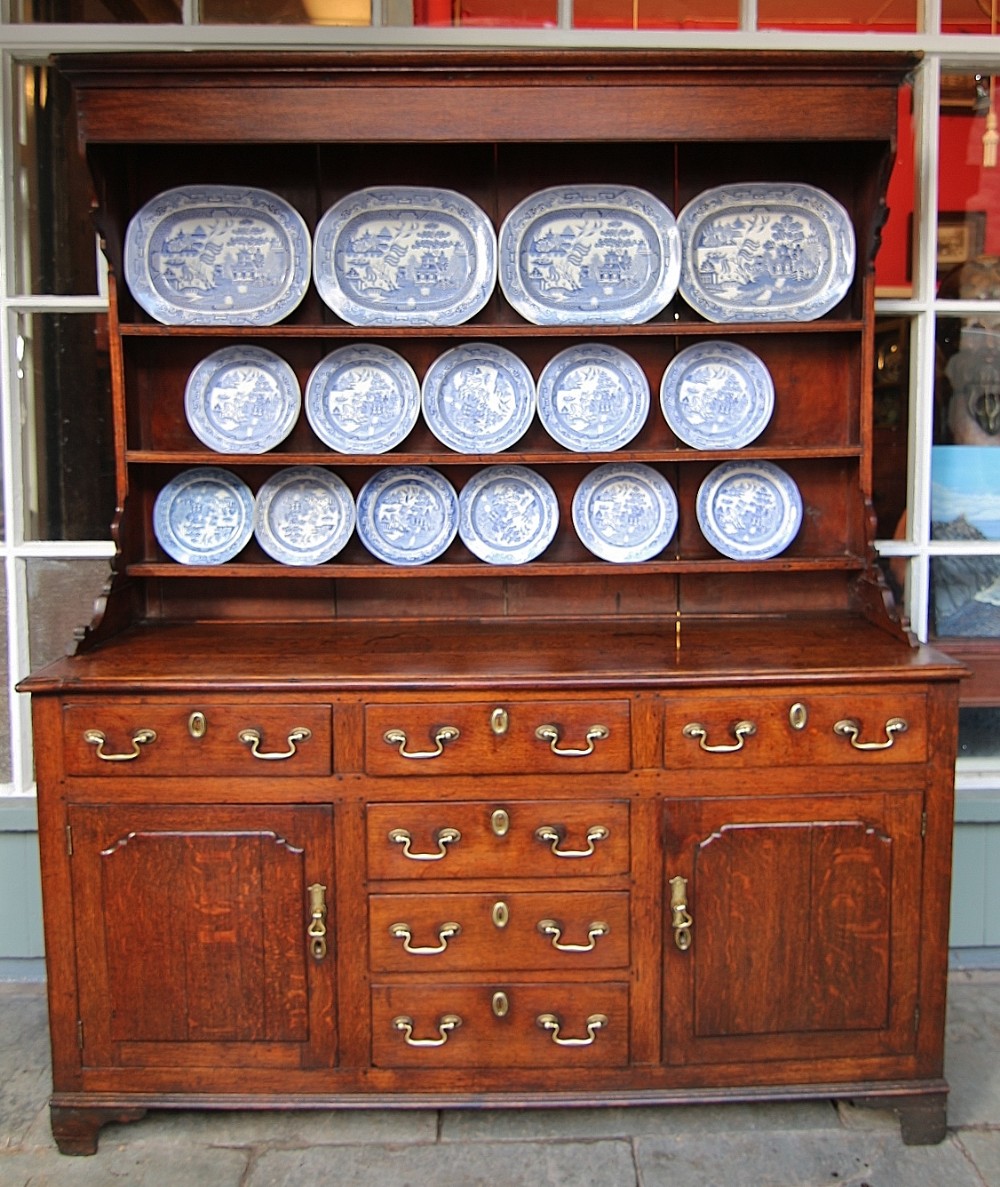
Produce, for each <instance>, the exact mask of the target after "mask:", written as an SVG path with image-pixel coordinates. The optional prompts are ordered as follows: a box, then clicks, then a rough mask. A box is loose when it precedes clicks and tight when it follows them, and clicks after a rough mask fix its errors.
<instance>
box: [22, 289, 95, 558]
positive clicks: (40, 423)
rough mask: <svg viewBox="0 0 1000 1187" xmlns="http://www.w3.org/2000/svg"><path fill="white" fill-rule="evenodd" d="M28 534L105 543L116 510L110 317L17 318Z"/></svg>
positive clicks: (34, 537)
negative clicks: (110, 372) (108, 341)
mask: <svg viewBox="0 0 1000 1187" xmlns="http://www.w3.org/2000/svg"><path fill="white" fill-rule="evenodd" d="M18 331H19V332H18V343H17V346H18V354H19V366H18V379H19V382H20V407H21V408H22V409H23V415H24V418H25V426H24V433H23V437H24V443H25V444H24V450H25V456H24V473H25V487H26V489H25V524H24V532H25V537H26V538H27V539H29V540H105V539H107V538H108V535H109V528H110V524H111V521H112V518H113V516H114V510H115V485H114V448H113V444H112V421H111V394H110V375H109V363H108V350H107V318H106V316H105V315H103V314H101V315H97V314H87V313H34V314H23V315H22V316H21V317H20V318H19V319H18Z"/></svg>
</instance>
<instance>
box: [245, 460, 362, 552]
mask: <svg viewBox="0 0 1000 1187" xmlns="http://www.w3.org/2000/svg"><path fill="white" fill-rule="evenodd" d="M354 520H355V510H354V497H353V496H352V494H351V492H350V490H349V489H348V486H347V483H346V482H344V480H343V479H342V478H340V477H339V476H338V475H337V474H334V473H332V472H331V471H330V470H325V469H324V468H323V467H322V466H289V467H287V469H284V470H279V471H278V473H277V474H272V475H271V477H270V478H268V479H267V481H266V482H265V483H264V484H263V485H262V486H261V488H260V490H259V491H258V492H257V502H256V506H255V508H254V535H255V536H256V537H257V543H258V544H259V545H260V546H261V548H263V549H264V551H265V552H266V553H267V554H268V556H271V557H273V558H274V559H275V560H276V561H281V563H282V564H283V565H321V564H323V562H324V561H328V560H330V559H331V558H332V557H334V556H336V555H337V553H338V552H340V551H341V549H342V548H343V547H344V545H345V544H346V543H347V541H348V540H349V539H350V538H351V533H352V532H353V531H354Z"/></svg>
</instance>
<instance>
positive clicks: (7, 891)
mask: <svg viewBox="0 0 1000 1187" xmlns="http://www.w3.org/2000/svg"><path fill="white" fill-rule="evenodd" d="M43 957H44V946H43V942H42V882H41V877H40V875H39V870H38V816H37V813H36V811H35V805H34V802H33V801H28V802H26V801H24V800H2V799H0V980H37V979H38V978H39V977H41V976H43V975H44V964H43Z"/></svg>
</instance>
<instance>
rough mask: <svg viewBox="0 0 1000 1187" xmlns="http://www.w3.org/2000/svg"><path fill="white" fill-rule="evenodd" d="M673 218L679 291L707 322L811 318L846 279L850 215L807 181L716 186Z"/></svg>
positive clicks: (840, 292)
mask: <svg viewBox="0 0 1000 1187" xmlns="http://www.w3.org/2000/svg"><path fill="white" fill-rule="evenodd" d="M677 225H678V227H679V229H680V239H681V258H682V260H683V266H682V267H681V275H680V292H681V296H682V297H683V298H684V300H685V301H687V303H688V304H689V305H690V306H691V308H692V309H694V310H695V311H696V312H698V313H700V314H701V315H702V317H706V318H707V319H708V320H709V321H712V322H738V321H745V322H766V321H813V320H814V319H815V318H817V317H822V316H823V314H824V313H828V312H829V311H830V310H831V309H832V308H833V307H834V306H835V305H836V304H837V303H838V302H839V301H840V299H841V298H842V297H843V296H844V294H845V293H846V292H847V290H848V289H849V288H850V287H851V282H852V280H853V279H854V259H855V243H854V227H853V226H852V225H851V219H850V215H849V214H848V213H847V211H846V210H845V209H844V207H843V206H841V204H840V203H839V202H838V201H837V200H836V199H835V198H832V197H831V196H830V195H829V194H828V193H826V192H825V191H824V190H820V189H817V188H816V187H815V186H810V185H787V184H785V185H774V184H771V183H761V182H755V183H750V184H747V185H733V186H717V187H716V188H715V189H711V190H706V191H705V192H704V193H703V194H699V195H698V197H697V198H695V199H693V200H692V201H691V202H689V203H688V204H687V206H685V207H684V209H683V210H682V211H681V213H680V214H679V215H678V216H677Z"/></svg>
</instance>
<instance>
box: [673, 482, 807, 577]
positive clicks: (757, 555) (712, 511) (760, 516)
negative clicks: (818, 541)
mask: <svg viewBox="0 0 1000 1187" xmlns="http://www.w3.org/2000/svg"><path fill="white" fill-rule="evenodd" d="M696 510H697V515H698V524H699V526H700V528H701V531H702V534H703V535H704V537H705V539H706V540H707V541H708V542H709V544H711V545H712V547H713V548H716V549H718V551H719V552H721V553H722V555H723V556H728V557H730V558H731V559H733V560H767V559H769V558H770V557H773V556H777V555H778V554H779V553H781V552H784V550H785V549H786V548H787V547H788V545H789V544H791V542H792V541H793V540H794V539H795V536H796V534H797V533H798V530H799V528H800V527H801V526H802V496H801V495H800V493H799V488H798V486H797V485H796V484H795V481H794V479H792V478H791V477H790V476H789V475H788V474H786V473H785V471H784V470H782V468H781V467H780V466H776V465H775V464H774V463H773V462H723V463H722V465H721V466H716V467H715V469H714V470H712V471H711V473H710V474H709V475H708V476H707V477H706V478H705V480H704V482H702V484H701V486H700V487H699V489H698V498H697V502H696Z"/></svg>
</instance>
